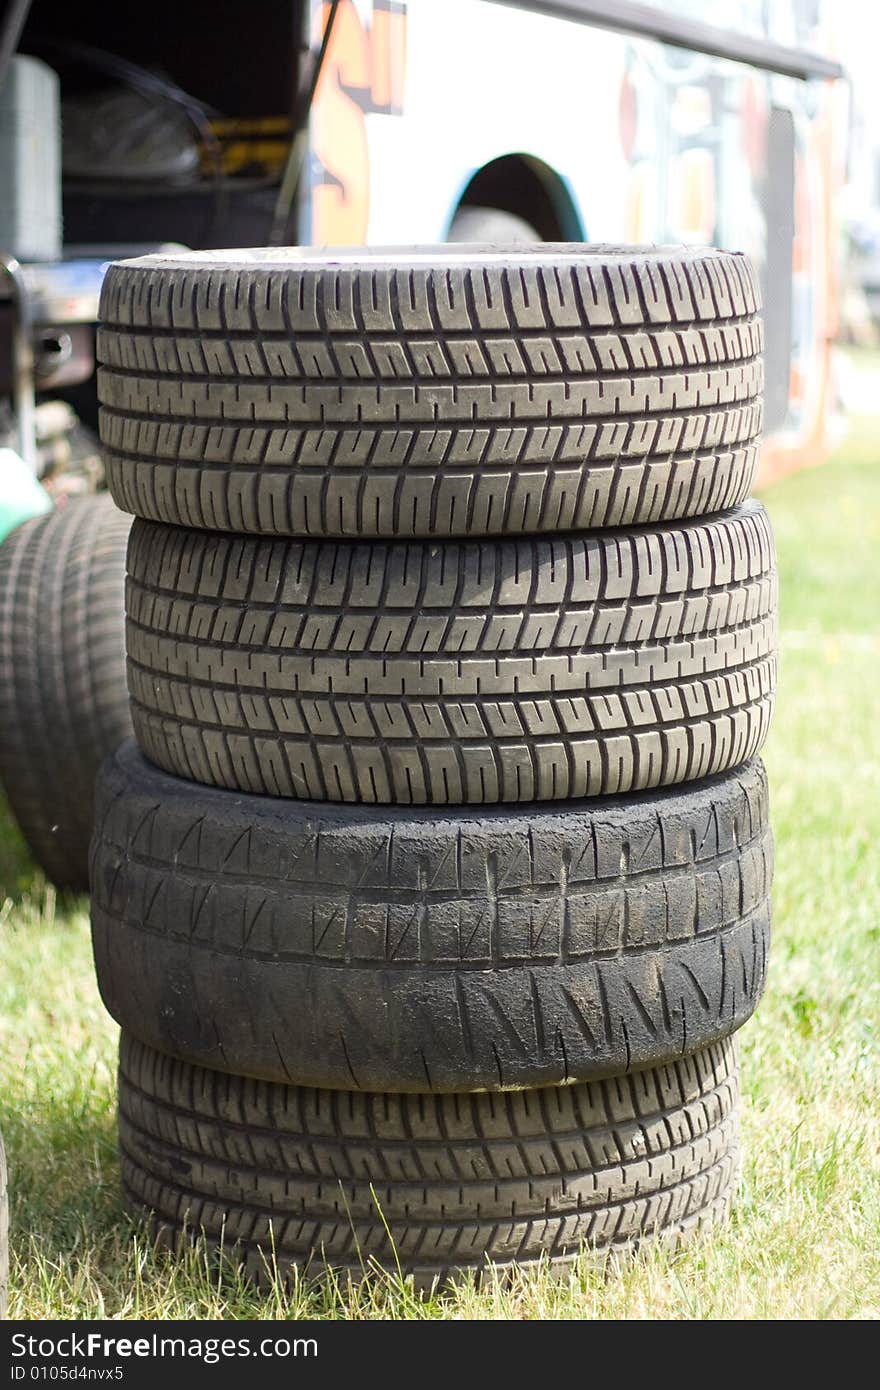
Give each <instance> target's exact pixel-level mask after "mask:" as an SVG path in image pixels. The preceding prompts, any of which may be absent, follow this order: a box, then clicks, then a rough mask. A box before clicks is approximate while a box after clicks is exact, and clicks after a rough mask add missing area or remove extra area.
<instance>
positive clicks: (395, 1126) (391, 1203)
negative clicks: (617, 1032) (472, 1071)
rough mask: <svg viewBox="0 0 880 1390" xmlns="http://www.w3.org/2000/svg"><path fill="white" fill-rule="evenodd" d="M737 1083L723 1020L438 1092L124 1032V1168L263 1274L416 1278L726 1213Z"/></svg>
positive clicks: (563, 1252) (148, 1194) (136, 1202)
mask: <svg viewBox="0 0 880 1390" xmlns="http://www.w3.org/2000/svg"><path fill="white" fill-rule="evenodd" d="M738 1082H739V1073H738V1062H737V1055H736V1047H735V1041H734V1040H733V1039H729V1040H727V1041H725V1042H722V1043H718V1044H715V1045H714V1046H712V1047H709V1048H706V1049H704V1050H702V1051H700V1052H698V1053H696V1054H695V1055H693V1056H691V1057H688V1058H686V1059H684V1060H683V1061H680V1062H676V1063H672V1064H670V1065H669V1066H666V1067H660V1068H657V1069H654V1070H650V1071H641V1072H636V1073H634V1074H633V1075H631V1076H625V1077H613V1078H611V1079H609V1080H607V1081H600V1082H594V1083H592V1084H587V1085H580V1086H564V1087H555V1088H547V1089H541V1090H536V1091H519V1092H512V1093H507V1094H504V1095H492V1094H488V1095H479V1096H461V1095H452V1096H441V1097H437V1096H432V1095H414V1096H395V1095H387V1094H376V1093H364V1092H360V1091H357V1092H351V1091H344V1092H340V1091H321V1090H312V1089H310V1088H307V1087H301V1086H283V1085H272V1084H270V1083H266V1082H257V1081H247V1080H242V1079H241V1078H239V1077H234V1076H225V1075H222V1074H221V1073H219V1072H214V1071H208V1070H204V1069H202V1068H201V1067H193V1066H191V1065H189V1064H188V1063H186V1062H181V1061H175V1060H172V1059H171V1058H169V1057H166V1056H163V1055H162V1054H161V1053H158V1052H155V1051H153V1049H152V1048H148V1047H144V1046H143V1045H142V1044H141V1043H138V1042H136V1041H134V1039H132V1038H130V1037H128V1036H127V1035H126V1034H125V1033H123V1036H122V1045H121V1049H120V1069H119V1138H120V1151H121V1167H122V1182H123V1187H124V1191H125V1193H126V1195H127V1197H128V1199H129V1201H130V1202H131V1204H132V1205H133V1206H134V1207H135V1209H136V1210H139V1211H141V1212H142V1211H143V1210H144V1209H145V1208H146V1209H147V1210H148V1211H149V1212H151V1213H152V1214H153V1219H154V1227H155V1229H156V1231H157V1233H158V1235H159V1236H160V1238H162V1239H164V1240H165V1242H167V1243H168V1244H171V1245H176V1244H177V1243H178V1242H179V1241H180V1239H181V1237H184V1236H185V1237H188V1238H190V1239H191V1238H192V1237H194V1236H195V1237H198V1236H204V1237H205V1238H206V1240H207V1242H208V1244H209V1245H211V1246H220V1245H222V1246H223V1248H224V1250H225V1251H227V1252H229V1253H232V1254H234V1255H237V1256H238V1258H239V1259H240V1260H241V1262H242V1263H243V1264H244V1266H245V1268H246V1270H247V1271H248V1272H249V1273H250V1274H251V1275H253V1276H255V1277H256V1278H257V1279H258V1280H259V1279H265V1278H266V1276H267V1274H268V1272H269V1271H270V1270H272V1269H273V1268H277V1272H278V1274H279V1275H280V1276H281V1278H282V1279H284V1278H285V1277H287V1276H289V1275H290V1273H291V1272H292V1271H293V1270H294V1269H295V1270H298V1271H300V1272H301V1273H302V1272H308V1273H309V1274H311V1275H319V1274H321V1272H322V1271H323V1270H324V1269H325V1268H327V1267H329V1268H331V1269H333V1270H335V1271H338V1272H342V1273H343V1274H351V1275H352V1276H353V1277H354V1278H356V1279H359V1278H360V1277H361V1275H362V1273H364V1272H365V1271H366V1270H368V1269H370V1268H375V1267H376V1266H379V1267H380V1268H385V1269H387V1270H390V1271H391V1272H392V1273H395V1272H398V1271H400V1272H402V1273H403V1274H405V1275H411V1276H413V1278H414V1281H415V1283H416V1285H417V1287H419V1288H423V1289H424V1288H430V1287H432V1286H434V1285H436V1284H438V1283H445V1282H447V1281H448V1280H450V1279H452V1278H454V1277H455V1276H456V1275H461V1274H464V1273H468V1272H472V1273H473V1274H475V1275H477V1276H479V1275H480V1274H481V1273H485V1272H486V1270H487V1266H488V1263H489V1262H490V1261H491V1262H492V1264H494V1265H495V1267H496V1268H500V1269H501V1270H502V1271H504V1270H505V1269H507V1268H510V1267H511V1266H513V1265H520V1266H522V1265H529V1264H534V1263H536V1262H537V1261H539V1260H542V1261H549V1262H550V1263H551V1264H556V1263H566V1262H568V1261H570V1260H572V1259H574V1258H576V1256H577V1255H578V1254H579V1253H580V1251H581V1249H582V1248H583V1247H585V1246H586V1247H589V1248H591V1249H592V1250H593V1251H594V1252H595V1253H596V1254H597V1255H603V1254H604V1255H606V1256H607V1255H608V1254H610V1253H611V1252H614V1251H620V1250H621V1249H627V1248H630V1249H631V1248H633V1247H634V1246H637V1245H638V1244H639V1243H641V1242H642V1241H643V1240H644V1239H645V1238H647V1237H660V1238H664V1239H666V1240H671V1241H679V1240H682V1239H683V1238H686V1237H687V1236H689V1235H690V1234H692V1233H693V1232H694V1231H696V1230H699V1229H700V1228H701V1227H703V1226H705V1225H706V1224H708V1222H709V1221H711V1220H713V1219H717V1217H718V1216H720V1215H721V1214H722V1213H723V1212H724V1211H725V1209H726V1207H727V1205H728V1202H729V1199H730V1196H731V1191H732V1187H733V1184H734V1180H735V1178H736V1176H737V1171H738V1127H739V1114H738V1089H739V1087H738Z"/></svg>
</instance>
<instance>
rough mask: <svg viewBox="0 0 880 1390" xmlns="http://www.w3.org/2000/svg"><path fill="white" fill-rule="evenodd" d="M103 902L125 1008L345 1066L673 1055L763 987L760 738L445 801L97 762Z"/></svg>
mask: <svg viewBox="0 0 880 1390" xmlns="http://www.w3.org/2000/svg"><path fill="white" fill-rule="evenodd" d="M96 816H97V819H96V831H95V839H94V845H93V855H92V924H93V940H94V949H95V960H96V965H97V971H98V981H99V985H100V988H101V993H102V996H103V998H104V1002H105V1004H106V1005H107V1008H108V1009H109V1011H110V1013H111V1014H112V1015H113V1017H114V1018H115V1019H116V1020H117V1022H119V1023H120V1024H121V1025H122V1027H123V1029H125V1030H127V1031H128V1032H129V1033H131V1034H132V1035H133V1036H136V1037H138V1038H140V1039H141V1040H142V1041H143V1042H145V1043H148V1044H150V1045H151V1046H153V1047H157V1048H158V1049H159V1050H160V1051H166V1052H168V1053H171V1054H173V1055H175V1056H179V1057H183V1058H185V1059H187V1060H189V1061H191V1062H198V1063H202V1064H205V1065H207V1066H210V1067H213V1068H216V1069H219V1070H223V1071H227V1072H231V1073H235V1074H240V1075H246V1076H259V1077H264V1078H266V1079H268V1080H274V1081H281V1082H284V1081H292V1080H294V1079H295V1080H296V1081H297V1082H298V1083H301V1084H307V1085H313V1086H320V1087H337V1088H341V1089H361V1088H363V1089H367V1090H383V1091H384V1090H387V1091H429V1090H432V1091H472V1090H481V1089H484V1088H493V1089H495V1088H499V1087H500V1088H504V1087H524V1086H546V1085H553V1084H557V1083H564V1082H571V1081H581V1080H587V1079H590V1078H592V1077H596V1076H603V1075H611V1074H613V1073H615V1072H620V1071H623V1070H627V1069H629V1068H631V1067H634V1066H645V1065H647V1064H653V1063H660V1062H666V1061H669V1060H671V1059H674V1058H676V1057H679V1056H681V1055H683V1054H685V1053H687V1052H688V1051H690V1050H693V1049H694V1048H696V1047H700V1046H702V1045H704V1044H707V1043H710V1042H714V1041H715V1040H717V1039H719V1038H722V1037H725V1036H727V1035H728V1034H730V1033H731V1032H733V1031H734V1030H735V1029H737V1028H739V1027H740V1026H741V1025H742V1024H743V1023H744V1022H745V1020H746V1019H747V1018H748V1017H749V1016H750V1015H751V1013H752V1011H753V1009H754V1008H755V1005H756V1004H757V1002H758V999H759V998H760V995H761V992H762V989H763V983H764V973H765V966H766V958H767V950H768V943H769V932H770V904H769V891H770V881H771V877H772V840H771V834H770V829H769V821H768V804H767V783H766V776H765V773H764V770H763V767H762V765H761V763H760V761H759V760H757V759H756V760H754V761H753V762H751V763H749V764H747V765H746V766H745V767H742V768H739V769H738V770H737V771H736V772H732V773H728V774H726V775H724V776H721V777H716V778H713V779H709V780H708V781H706V782H703V783H701V784H700V785H698V786H696V787H694V788H688V789H686V790H684V791H673V792H654V793H651V794H647V795H641V796H638V797H626V798H621V799H614V800H612V799H608V800H604V801H593V802H580V803H579V802H571V803H567V804H564V805H561V806H559V807H557V806H551V807H542V806H530V807H528V808H525V809H524V810H523V811H520V810H519V809H504V810H499V811H493V812H491V813H490V814H488V815H487V814H485V813H482V812H478V811H460V812H456V813H444V812H436V811H431V810H416V811H412V810H407V809H406V808H402V807H392V808H389V809H388V810H383V811H381V812H378V811H376V810H375V809H370V808H362V807H345V806H329V807H319V806H316V805H315V804H313V803H308V802H296V801H279V800H274V799H268V798H265V797H249V796H233V795H231V794H230V793H228V792H222V791H217V790H214V789H206V788H202V787H198V786H196V785H194V784H193V783H189V782H183V781H180V780H178V779H176V778H172V777H169V776H167V775H166V774H164V773H162V772H159V771H157V770H156V769H155V768H153V767H151V766H150V765H149V763H147V761H146V760H145V759H144V758H143V756H142V755H141V754H140V753H139V752H138V751H137V749H136V747H135V745H134V744H133V743H132V742H129V743H126V744H125V745H124V747H123V748H122V749H120V751H119V752H118V753H117V754H116V755H115V757H114V758H113V759H112V760H110V761H108V763H107V764H106V765H105V767H104V769H103V770H102V774H101V779H100V781H99V790H98V797H97V812H96Z"/></svg>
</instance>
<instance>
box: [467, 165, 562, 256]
mask: <svg viewBox="0 0 880 1390" xmlns="http://www.w3.org/2000/svg"><path fill="white" fill-rule="evenodd" d="M458 207H478V208H495V209H496V210H497V211H498V212H510V213H513V214H514V215H515V216H517V217H522V218H524V219H525V221H526V222H529V223H531V225H532V226H533V227H534V228H535V231H536V232H538V233H539V234H540V236H541V239H542V240H543V241H582V240H583V237H584V229H583V227H582V225H581V220H580V218H579V217H578V214H577V212H576V210H575V207H574V204H573V202H572V198H571V194H570V193H569V191H568V188H567V187H566V185H565V182H564V181H563V179H562V178H561V177H560V176H559V174H557V173H556V171H555V169H551V168H550V165H549V164H545V163H544V161H543V160H541V159H537V158H535V156H534V155H530V154H506V155H502V156H501V158H499V159H493V160H491V161H490V163H488V164H485V165H484V166H483V168H482V169H478V170H477V172H476V173H475V174H474V176H473V178H472V179H471V180H470V182H469V183H468V184H467V186H466V187H465V190H464V192H463V193H462V195H461V198H460V199H459V202H458ZM457 210H458V209H456V211H457Z"/></svg>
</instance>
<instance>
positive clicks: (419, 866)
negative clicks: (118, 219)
mask: <svg viewBox="0 0 880 1390" xmlns="http://www.w3.org/2000/svg"><path fill="white" fill-rule="evenodd" d="M102 315H103V327H102V329H101V332H100V335H99V355H100V357H101V360H102V362H103V367H102V371H101V375H100V386H99V390H100V396H101V401H102V437H103V440H104V444H105V447H106V449H107V451H108V461H107V463H108V476H109V479H110V485H111V488H112V490H113V493H114V496H115V498H116V500H117V501H118V503H119V504H120V505H121V506H123V507H126V508H128V509H129V510H131V511H133V512H134V513H135V514H136V516H137V517H138V520H136V521H135V522H134V524H133V527H132V533H131V540H130V545H129V552H128V580H127V592H126V611H127V652H128V669H129V688H130V692H131V697H132V717H133V723H134V730H135V736H136V739H137V741H138V743H139V745H140V747H139V748H138V747H136V746H135V744H128V745H126V746H124V747H123V748H122V749H121V750H120V751H119V752H118V753H117V754H116V756H115V757H114V758H112V759H111V760H110V761H109V762H108V763H107V764H106V766H105V769H104V771H103V774H102V777H101V782H100V787H99V792H98V804H97V823H96V831H95V837H94V840H93V848H92V903H93V909H92V911H93V936H94V946H95V956H96V962H97V967H98V974H99V980H100V985H101V990H102V993H103V997H104V999H105V1002H106V1003H107V1006H108V1008H109V1009H110V1011H111V1013H112V1014H113V1015H114V1017H115V1018H116V1019H117V1020H118V1021H119V1022H120V1023H121V1025H122V1028H123V1041H122V1050H121V1056H120V1145H121V1153H122V1167H123V1182H124V1185H125V1189H126V1192H127V1194H128V1197H129V1199H130V1200H131V1201H132V1202H133V1203H134V1205H135V1206H136V1207H138V1208H141V1209H147V1210H149V1211H151V1212H152V1213H153V1214H154V1217H155V1221H156V1224H157V1229H158V1230H159V1231H160V1232H161V1233H162V1234H163V1235H164V1237H165V1238H166V1239H168V1240H170V1241H175V1240H177V1239H178V1238H179V1237H180V1236H181V1235H183V1234H184V1233H189V1234H193V1233H202V1234H204V1235H205V1236H206V1237H207V1239H208V1240H209V1241H210V1242H213V1243H216V1244H218V1245H219V1244H221V1243H223V1244H225V1245H226V1247H227V1248H229V1247H232V1248H233V1249H234V1250H235V1251H236V1252H237V1253H238V1255H239V1257H240V1258H241V1259H242V1260H243V1261H244V1262H245V1264H246V1265H247V1267H248V1268H249V1269H250V1270H252V1271H253V1272H254V1273H255V1274H257V1275H258V1276H259V1275H260V1274H261V1273H263V1272H265V1271H266V1270H268V1269H270V1268H271V1267H273V1266H274V1264H277V1266H278V1267H279V1269H280V1270H281V1272H282V1273H284V1272H286V1271H288V1270H289V1269H290V1268H291V1267H297V1268H299V1269H300V1270H305V1269H311V1270H313V1271H318V1270H320V1269H322V1268H323V1267H324V1266H325V1265H329V1266H331V1267H333V1268H335V1269H337V1270H341V1271H344V1272H348V1273H351V1274H352V1275H354V1276H357V1275H358V1274H359V1273H360V1272H361V1271H362V1270H364V1269H365V1268H369V1267H371V1266H373V1265H378V1266H380V1267H385V1268H391V1269H398V1268H399V1269H402V1270H403V1272H404V1273H407V1274H411V1275H412V1276H413V1277H414V1278H415V1280H416V1282H417V1283H418V1284H419V1285H420V1286H430V1285H432V1284H434V1283H435V1282H437V1281H443V1280H445V1279H448V1278H450V1277H453V1276H456V1275H458V1274H461V1273H462V1272H466V1271H471V1272H473V1273H474V1274H475V1275H477V1276H479V1275H480V1274H481V1273H482V1272H484V1271H485V1269H486V1268H487V1265H488V1264H489V1263H490V1262H491V1263H492V1264H494V1265H495V1266H500V1267H507V1266H512V1265H515V1264H529V1263H533V1262H536V1261H539V1260H549V1261H550V1262H552V1263H557V1262H562V1263H564V1262H566V1261H568V1260H571V1259H572V1258H574V1257H575V1256H576V1255H577V1254H578V1252H579V1251H580V1250H581V1249H582V1248H583V1247H584V1246H585V1245H586V1246H587V1247H589V1248H591V1249H592V1250H593V1251H595V1252H597V1254H602V1253H603V1252H604V1253H607V1252H609V1251H612V1250H617V1249H620V1248H629V1247H633V1246H635V1245H637V1244H639V1243H640V1242H641V1241H642V1240H643V1239H645V1238H646V1237H649V1236H654V1237H658V1238H661V1239H666V1240H680V1239H682V1238H684V1237H685V1236H687V1235H688V1234H690V1233H692V1232H694V1231H697V1230H699V1229H700V1228H702V1227H703V1226H704V1225H705V1224H706V1223H707V1222H709V1221H711V1220H712V1219H714V1218H715V1217H716V1216H717V1215H719V1214H720V1213H722V1212H723V1211H724V1210H725V1209H726V1207H727V1204H728V1202H729V1199H730V1195H731V1191H732V1185H733V1183H734V1180H735V1175H736V1171H737V1154H738V1129H737V1125H738V1104H737V1085H738V1070H737V1061H736V1051H735V1039H734V1036H733V1035H734V1033H735V1031H736V1030H737V1029H738V1028H739V1027H740V1026H741V1025H742V1024H743V1023H744V1022H745V1021H746V1019H747V1018H748V1017H749V1016H750V1015H751V1013H752V1011H753V1010H754V1008H755V1005H756V1003H757V1001H758V999H759V997H760V994H761V990H762V988H763V982H764V976H765V970H766V961H767V948H768V942H769V930H770V909H769V891H770V881H771V877H772V840H771V835H770V829H769V821H768V807H767V785H766V778H765V774H764V771H763V767H762V765H761V763H760V761H759V759H758V757H757V753H758V750H759V748H760V745H761V743H762V742H763V739H764V736H765V734H766V731H767V726H768V722H769V718H770V712H771V708H772V701H773V694H774V684H775V644H776V578H775V565H774V553H773V542H772V536H771V534H770V530H769V526H768V522H767V518H766V515H765V513H764V511H763V509H762V508H761V507H760V506H759V505H758V504H756V503H754V502H749V501H747V500H746V498H747V496H748V492H749V488H750V485H751V481H752V477H753V473H754V467H755V459H756V451H757V447H758V442H759V433H760V422H761V394H760V393H761V321H760V316H759V312H758V301H757V292H756V288H755V282H754V278H753V275H752V272H751V270H750V268H749V265H748V263H747V262H746V261H745V260H744V259H743V258H742V257H741V256H736V255H730V254H726V253H721V252H716V251H690V250H683V249H680V248H659V249H657V248H649V249H643V250H639V249H635V250H633V249H626V248H621V247H594V248H590V247H568V246H559V247H553V246H540V247H536V248H530V249H525V248H519V247H517V248H511V249H510V250H507V251H504V252H501V251H497V250H495V251H492V250H483V249H481V248H474V247H463V248H451V247H445V248H437V249H436V250H418V251H411V252H410V251H405V250H396V251H393V252H392V251H388V252H382V251H366V252H365V251H357V252H342V253H335V254H334V255H333V256H329V255H327V254H317V253H308V252H294V253H285V252H276V251H273V252H260V251H255V252H254V251H251V252H228V253H193V254H191V255H186V256H183V255H181V256H177V257H173V258H157V257H149V258H145V259H143V260H141V261H134V262H129V263H127V264H121V265H118V266H115V267H113V268H111V270H110V272H109V274H108V276H107V280H106V283H105V289H104V296H103V302H102Z"/></svg>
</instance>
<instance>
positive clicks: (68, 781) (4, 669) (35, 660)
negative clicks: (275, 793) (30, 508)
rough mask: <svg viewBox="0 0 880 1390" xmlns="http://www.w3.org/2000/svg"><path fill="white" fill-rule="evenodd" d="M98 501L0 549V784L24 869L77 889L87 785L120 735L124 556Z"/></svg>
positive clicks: (84, 850)
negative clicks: (25, 857)
mask: <svg viewBox="0 0 880 1390" xmlns="http://www.w3.org/2000/svg"><path fill="white" fill-rule="evenodd" d="M130 525H131V519H130V518H129V517H127V516H124V515H123V514H122V513H121V512H119V511H118V510H117V509H116V507H115V506H114V505H113V501H112V499H111V498H110V497H108V496H107V495H106V494H105V495H103V496H99V497H84V498H79V499H77V500H75V501H70V502H69V503H68V504H67V505H66V506H64V507H63V508H62V507H58V508H57V509H56V510H55V511H54V512H50V513H49V514H48V515H46V516H42V517H37V518H35V519H34V520H33V521H28V522H26V523H25V524H24V525H23V526H20V527H18V528H17V530H15V531H13V532H12V534H11V535H10V536H9V537H8V538H7V539H6V540H5V541H4V542H3V545H2V546H0V781H2V784H3V787H4V789H5V791H6V795H7V797H8V798H9V804H10V806H11V808H12V811H13V814H14V815H15V818H16V820H17V821H18V823H19V825H20V827H21V830H22V833H23V834H24V836H25V839H26V840H27V842H28V844H29V846H30V848H31V850H32V852H33V855H34V858H35V859H36V860H37V862H38V863H39V864H40V865H41V867H42V868H43V869H44V870H45V872H46V874H47V875H48V877H49V878H50V879H51V880H52V881H53V883H55V884H57V885H58V887H61V888H77V889H84V888H87V887H88V850H89V839H90V836H91V833H92V824H93V805H94V798H95V776H96V774H97V771H98V768H99V766H100V765H101V763H102V761H103V760H104V758H105V757H106V756H107V754H108V753H111V752H112V751H113V750H114V749H115V748H116V747H118V745H119V744H120V743H121V742H122V740H123V739H125V738H127V737H128V736H129V735H130V733H131V717H130V714H129V704H128V692H127V690H126V685H125V631H124V589H125V548H126V541H127V538H128V531H129V527H130Z"/></svg>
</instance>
